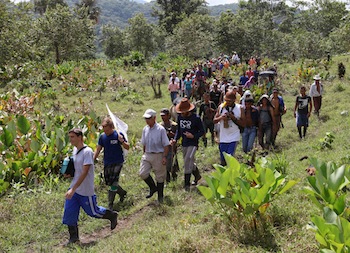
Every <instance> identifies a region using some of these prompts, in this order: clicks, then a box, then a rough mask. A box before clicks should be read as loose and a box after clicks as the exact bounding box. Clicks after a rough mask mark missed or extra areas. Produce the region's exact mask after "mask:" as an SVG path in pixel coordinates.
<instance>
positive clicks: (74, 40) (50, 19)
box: [36, 6, 95, 64]
mask: <svg viewBox="0 0 350 253" xmlns="http://www.w3.org/2000/svg"><path fill="white" fill-rule="evenodd" d="M36 22H37V27H38V33H37V38H38V40H39V43H40V45H41V47H42V49H43V50H44V51H45V52H46V53H47V54H48V55H50V54H53V55H54V58H55V62H56V63H57V64H58V63H60V62H62V61H63V60H77V59H85V58H92V57H93V56H94V53H95V46H94V40H95V35H94V30H93V25H92V22H91V20H89V19H87V18H85V19H81V18H78V17H76V16H74V15H73V13H72V12H71V11H70V10H69V8H68V7H66V6H59V7H57V8H55V9H48V10H47V11H46V12H45V14H44V15H43V16H42V17H40V18H39V19H38V20H37V21H36Z"/></svg>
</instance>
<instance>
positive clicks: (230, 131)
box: [218, 104, 241, 143]
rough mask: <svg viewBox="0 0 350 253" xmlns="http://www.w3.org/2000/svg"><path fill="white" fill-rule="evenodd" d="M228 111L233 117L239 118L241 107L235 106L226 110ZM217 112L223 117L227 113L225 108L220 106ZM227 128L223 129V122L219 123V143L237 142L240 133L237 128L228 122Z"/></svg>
mask: <svg viewBox="0 0 350 253" xmlns="http://www.w3.org/2000/svg"><path fill="white" fill-rule="evenodd" d="M228 109H229V111H232V112H233V115H234V116H235V117H236V118H237V119H240V118H241V105H240V104H235V106H234V107H233V109H232V107H229V108H228ZM218 110H219V112H220V115H224V114H225V113H227V112H228V110H227V109H226V107H225V108H222V104H221V105H220V106H219V109H218ZM228 125H229V127H228V128H225V127H224V120H221V121H220V143H230V142H234V141H239V140H240V137H241V133H240V132H239V127H238V126H237V125H236V124H235V123H234V122H233V121H232V120H228Z"/></svg>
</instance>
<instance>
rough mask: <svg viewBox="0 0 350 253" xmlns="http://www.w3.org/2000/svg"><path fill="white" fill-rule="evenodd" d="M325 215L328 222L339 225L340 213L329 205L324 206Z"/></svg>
mask: <svg viewBox="0 0 350 253" xmlns="http://www.w3.org/2000/svg"><path fill="white" fill-rule="evenodd" d="M323 217H324V219H325V221H326V222H327V223H330V224H334V225H337V219H338V215H337V214H336V213H335V212H334V211H333V210H331V209H330V208H329V207H325V208H323Z"/></svg>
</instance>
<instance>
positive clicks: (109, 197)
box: [108, 190, 117, 211]
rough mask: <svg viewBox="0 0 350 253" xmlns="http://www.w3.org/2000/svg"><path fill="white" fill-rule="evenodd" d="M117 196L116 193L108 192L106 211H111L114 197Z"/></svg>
mask: <svg viewBox="0 0 350 253" xmlns="http://www.w3.org/2000/svg"><path fill="white" fill-rule="evenodd" d="M116 194H117V192H116V191H111V190H109V191H108V209H109V210H111V211H113V203H114V199H115V195H116Z"/></svg>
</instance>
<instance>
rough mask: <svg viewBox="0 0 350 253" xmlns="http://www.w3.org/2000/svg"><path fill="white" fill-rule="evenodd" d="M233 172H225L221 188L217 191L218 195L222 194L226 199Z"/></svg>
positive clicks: (229, 170)
mask: <svg viewBox="0 0 350 253" xmlns="http://www.w3.org/2000/svg"><path fill="white" fill-rule="evenodd" d="M231 172H232V170H231V169H227V170H226V171H224V173H222V176H221V179H220V182H219V187H218V189H217V191H218V193H220V194H221V195H222V196H224V197H226V191H227V186H228V182H229V179H230V177H231Z"/></svg>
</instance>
